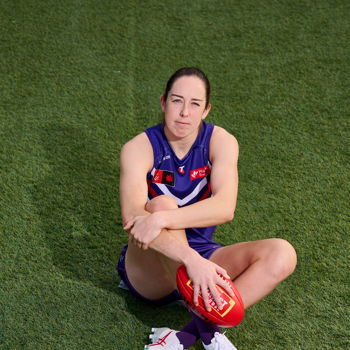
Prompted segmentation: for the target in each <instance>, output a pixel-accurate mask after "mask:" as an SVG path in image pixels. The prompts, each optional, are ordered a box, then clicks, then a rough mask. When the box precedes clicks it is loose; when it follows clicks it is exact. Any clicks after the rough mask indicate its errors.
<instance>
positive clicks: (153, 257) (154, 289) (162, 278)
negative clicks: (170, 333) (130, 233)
mask: <svg viewBox="0 0 350 350" xmlns="http://www.w3.org/2000/svg"><path fill="white" fill-rule="evenodd" d="M176 208H177V204H176V202H175V200H174V199H173V198H171V197H169V196H159V197H156V198H154V199H152V200H151V201H149V202H148V203H147V204H146V210H147V211H149V212H150V213H153V212H156V211H160V210H170V209H176ZM167 231H168V232H169V233H171V234H174V235H176V237H177V239H179V240H181V241H183V243H184V244H186V245H188V242H187V238H186V233H185V230H167ZM161 234H162V233H160V235H161ZM157 239H158V237H157V238H156V239H155V240H157ZM125 265H126V271H127V275H128V278H129V280H130V282H131V284H132V286H133V287H134V288H135V289H136V290H137V291H138V292H139V293H140V294H141V295H142V296H144V297H146V298H148V299H151V300H156V299H160V298H162V297H164V296H166V295H169V294H170V293H171V292H172V291H173V290H174V289H176V278H175V276H176V270H177V268H178V267H179V264H178V263H176V262H175V261H173V260H171V259H168V258H167V257H165V256H164V255H162V254H160V253H157V252H156V251H154V250H152V249H148V250H142V249H140V248H138V247H137V246H136V245H134V244H129V247H128V250H127V253H126V263H125Z"/></svg>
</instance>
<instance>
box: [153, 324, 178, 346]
mask: <svg viewBox="0 0 350 350" xmlns="http://www.w3.org/2000/svg"><path fill="white" fill-rule="evenodd" d="M170 331H173V329H170V328H168V327H163V328H152V333H151V334H150V335H149V338H150V339H151V340H152V344H154V343H157V342H158V340H159V338H162V337H163V336H164V335H165V334H167V333H169V332H170ZM163 333H164V334H163Z"/></svg>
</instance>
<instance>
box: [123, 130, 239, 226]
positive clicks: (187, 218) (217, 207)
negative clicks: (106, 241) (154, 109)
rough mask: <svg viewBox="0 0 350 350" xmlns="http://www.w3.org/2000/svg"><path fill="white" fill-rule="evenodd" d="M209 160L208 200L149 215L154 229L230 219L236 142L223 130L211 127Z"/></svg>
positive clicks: (235, 181) (233, 205) (235, 180)
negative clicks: (209, 194)
mask: <svg viewBox="0 0 350 350" xmlns="http://www.w3.org/2000/svg"><path fill="white" fill-rule="evenodd" d="M210 158H211V162H212V171H211V188H212V194H213V195H212V197H210V198H208V199H205V200H203V201H199V202H197V203H195V204H192V205H189V206H186V207H183V208H178V209H173V210H166V211H158V212H155V213H153V214H151V216H152V222H153V223H154V224H155V225H156V226H157V227H158V228H160V229H162V228H168V229H184V228H188V227H208V226H212V225H219V224H222V223H225V222H227V221H230V220H232V218H233V215H234V211H235V208H236V199H237V190H238V171H237V161H238V143H237V140H236V139H235V138H234V137H233V136H232V135H230V134H229V133H227V132H226V131H225V130H224V129H222V128H218V127H215V129H214V132H213V136H212V138H211V142H210ZM138 219H139V218H138V217H135V218H133V219H131V220H130V221H129V222H128V224H129V225H130V226H132V225H133V224H135V222H137V221H138ZM145 224H147V223H145ZM139 228H140V230H142V231H143V232H147V231H148V230H151V231H152V230H153V229H154V228H153V227H151V226H147V225H140V226H139Z"/></svg>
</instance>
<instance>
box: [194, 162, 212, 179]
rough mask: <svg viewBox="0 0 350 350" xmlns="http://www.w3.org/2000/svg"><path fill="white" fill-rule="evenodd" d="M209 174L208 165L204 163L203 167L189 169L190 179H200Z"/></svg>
mask: <svg viewBox="0 0 350 350" xmlns="http://www.w3.org/2000/svg"><path fill="white" fill-rule="evenodd" d="M208 174H210V168H209V165H205V166H204V167H203V168H198V169H194V170H191V171H190V179H191V181H193V180H196V179H201V178H203V177H206V176H207V175H208Z"/></svg>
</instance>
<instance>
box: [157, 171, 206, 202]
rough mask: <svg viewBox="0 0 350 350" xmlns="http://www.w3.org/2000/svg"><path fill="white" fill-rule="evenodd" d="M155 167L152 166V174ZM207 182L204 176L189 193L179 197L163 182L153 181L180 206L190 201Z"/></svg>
mask: <svg viewBox="0 0 350 350" xmlns="http://www.w3.org/2000/svg"><path fill="white" fill-rule="evenodd" d="M155 171H156V169H155V168H153V169H152V172H151V175H152V176H154V173H155ZM207 183H208V180H207V178H206V177H204V178H203V179H202V180H201V181H200V182H199V183H198V185H197V186H196V187H195V189H194V190H193V191H192V192H191V193H190V194H189V195H187V196H186V197H185V198H183V199H181V198H178V197H176V196H175V195H174V194H173V193H171V192H170V191H169V189H168V187H167V186H166V185H164V184H158V183H154V184H155V185H157V186H158V188H159V189H160V190H161V191H162V192H163V194H165V195H168V196H170V197H173V198H174V199H175V200H176V203H177V205H178V206H180V207H182V206H184V205H185V204H187V203H188V202H190V201H191V200H192V199H193V198H194V197H196V196H197V195H198V193H199V192H200V191H201V190H202V189H203V187H204V186H205V185H206V184H207Z"/></svg>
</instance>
